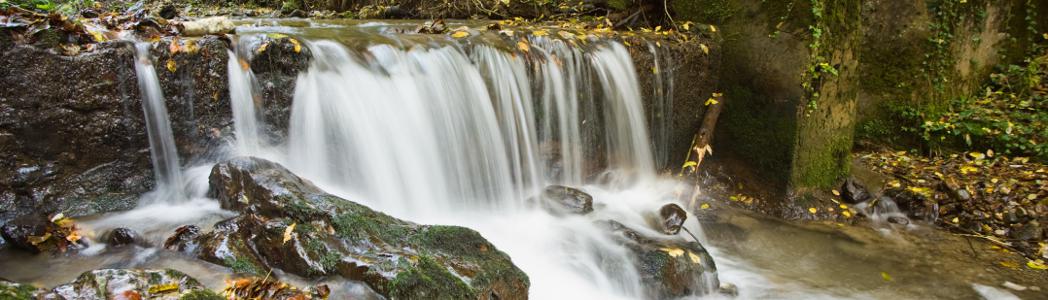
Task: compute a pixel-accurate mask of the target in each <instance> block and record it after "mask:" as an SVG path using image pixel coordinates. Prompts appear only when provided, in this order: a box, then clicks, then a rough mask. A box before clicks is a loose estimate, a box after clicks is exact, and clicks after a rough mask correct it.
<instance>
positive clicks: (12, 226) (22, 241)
mask: <svg viewBox="0 0 1048 300" xmlns="http://www.w3.org/2000/svg"><path fill="white" fill-rule="evenodd" d="M46 220H47V219H46V218H43V217H39V216H33V215H26V216H22V217H20V218H17V219H14V220H12V221H11V222H7V224H4V226H3V227H2V228H0V234H2V235H3V237H4V240H5V241H7V243H8V244H10V245H11V246H14V247H15V248H18V249H22V250H26V251H29V252H32V253H40V252H42V250H43V249H41V248H40V247H38V244H34V243H33V242H32V240H31V239H32V237H39V236H44V235H46V234H47V221H46Z"/></svg>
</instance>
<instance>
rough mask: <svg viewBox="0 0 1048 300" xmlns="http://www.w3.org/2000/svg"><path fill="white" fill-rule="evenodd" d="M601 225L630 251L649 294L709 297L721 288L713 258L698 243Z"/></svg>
mask: <svg viewBox="0 0 1048 300" xmlns="http://www.w3.org/2000/svg"><path fill="white" fill-rule="evenodd" d="M600 225H602V226H603V227H604V228H606V229H607V230H608V232H609V233H611V234H613V235H614V236H615V238H616V239H617V240H619V242H621V243H623V244H625V245H626V247H627V248H628V249H630V251H631V252H632V254H633V261H634V263H635V266H634V267H636V268H637V270H638V271H639V272H640V274H641V280H643V283H644V286H645V287H647V288H648V289H649V290H648V294H649V295H652V296H653V297H655V298H658V299H667V298H680V297H685V296H690V295H705V294H709V293H712V292H714V291H715V289H716V288H717V287H719V286H720V282H719V280H718V279H717V275H716V274H717V266H716V265H715V264H714V262H713V257H711V256H710V255H709V253H708V252H707V251H706V248H704V247H703V246H702V245H701V244H699V243H698V242H695V241H693V242H688V241H684V240H682V239H680V238H679V236H678V237H673V238H669V237H665V236H650V235H646V234H644V233H642V232H640V231H638V230H635V229H632V228H630V227H628V226H626V225H625V224H622V223H620V222H617V221H610V220H609V221H602V222H601V224H600Z"/></svg>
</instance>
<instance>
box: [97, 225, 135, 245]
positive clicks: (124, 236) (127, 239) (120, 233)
mask: <svg viewBox="0 0 1048 300" xmlns="http://www.w3.org/2000/svg"><path fill="white" fill-rule="evenodd" d="M104 240H105V241H106V244H108V245H110V246H124V245H132V244H138V243H141V242H143V241H142V237H141V236H139V235H138V233H137V232H135V231H134V230H131V229H127V228H116V229H113V230H110V231H109V232H107V233H106V234H105V238H104Z"/></svg>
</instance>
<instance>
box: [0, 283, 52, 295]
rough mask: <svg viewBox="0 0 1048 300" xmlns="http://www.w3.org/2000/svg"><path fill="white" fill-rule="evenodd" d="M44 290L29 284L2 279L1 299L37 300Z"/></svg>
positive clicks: (0, 285) (0, 287)
mask: <svg viewBox="0 0 1048 300" xmlns="http://www.w3.org/2000/svg"><path fill="white" fill-rule="evenodd" d="M42 292H43V290H41V289H38V288H36V287H34V286H31V285H28V284H21V283H17V282H10V281H7V280H3V279H0V299H12V300H14V299H37V297H36V295H38V294H40V293H42Z"/></svg>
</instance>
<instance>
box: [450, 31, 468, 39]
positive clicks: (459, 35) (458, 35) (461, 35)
mask: <svg viewBox="0 0 1048 300" xmlns="http://www.w3.org/2000/svg"><path fill="white" fill-rule="evenodd" d="M467 36H469V32H465V31H456V32H455V33H452V34H451V37H453V38H456V39H461V38H464V37H467Z"/></svg>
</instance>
